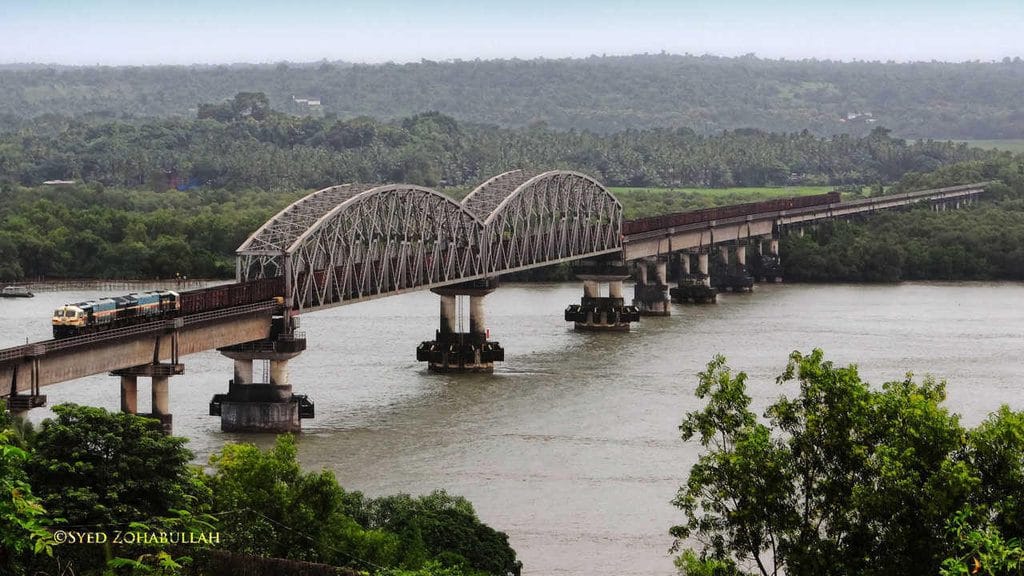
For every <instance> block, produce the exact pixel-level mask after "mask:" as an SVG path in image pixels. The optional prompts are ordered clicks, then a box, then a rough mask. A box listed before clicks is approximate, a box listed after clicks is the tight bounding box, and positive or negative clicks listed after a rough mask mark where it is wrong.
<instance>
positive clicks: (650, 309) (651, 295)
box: [609, 258, 672, 316]
mask: <svg viewBox="0 0 1024 576" xmlns="http://www.w3.org/2000/svg"><path fill="white" fill-rule="evenodd" d="M648 272H649V270H648V262H647V261H644V260H641V261H640V262H639V263H638V264H637V280H636V284H634V285H633V306H634V307H636V309H637V310H638V311H639V312H640V315H641V316H670V315H671V314H672V309H671V307H670V306H669V303H670V300H669V295H668V260H666V259H664V258H659V259H658V260H657V261H656V262H655V263H654V278H653V279H652V278H650V275H649V274H648ZM651 280H653V282H652V281H651ZM609 296H611V294H610V293H609Z"/></svg>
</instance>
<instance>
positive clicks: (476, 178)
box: [0, 92, 1006, 190]
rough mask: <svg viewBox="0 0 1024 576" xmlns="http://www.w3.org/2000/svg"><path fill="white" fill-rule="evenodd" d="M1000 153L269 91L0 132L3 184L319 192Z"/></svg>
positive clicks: (873, 136) (884, 174) (874, 171)
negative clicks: (339, 107)
mask: <svg viewBox="0 0 1024 576" xmlns="http://www.w3.org/2000/svg"><path fill="white" fill-rule="evenodd" d="M1001 154H1006V153H1004V152H998V151H992V150H982V149H977V148H970V147H968V146H967V145H966V144H963V143H955V142H951V141H941V142H940V141H932V140H917V141H907V140H904V139H901V138H895V137H893V136H892V134H891V132H890V131H889V130H887V129H885V128H882V127H875V128H873V129H872V130H871V131H870V132H869V133H868V134H867V135H864V136H860V137H855V136H850V135H836V136H831V137H820V136H815V135H813V134H812V133H810V132H808V131H806V130H804V131H800V132H792V133H769V132H763V131H760V130H756V129H749V128H747V129H737V130H732V131H727V132H721V133H718V134H715V135H701V134H698V133H697V132H694V131H693V130H691V129H687V128H678V129H668V128H651V129H645V130H624V131H620V132H614V133H609V134H598V133H593V132H585V131H572V130H571V131H564V130H555V129H552V128H548V127H545V126H542V125H536V126H531V127H526V128H515V129H508V128H496V127H494V126H487V125H479V124H468V123H463V122H459V121H457V120H456V119H454V118H452V117H450V116H446V115H444V114H440V113H436V112H427V113H420V114H416V115H413V116H409V117H407V118H402V119H399V120H393V121H378V120H374V119H371V118H367V117H360V118H354V119H349V120H335V119H329V118H318V117H310V116H294V115H289V114H285V113H282V112H278V111H275V110H274V109H273V108H272V107H271V105H270V103H269V100H268V98H267V96H266V95H264V94H262V93H251V92H243V93H238V94H236V95H235V96H234V97H233V98H231V99H230V100H228V101H227V102H224V103H221V104H204V105H202V106H200V107H199V109H198V112H197V116H196V118H190V119H185V118H179V119H165V120H147V121H145V122H127V121H123V120H111V121H104V122H95V121H91V120H83V119H73V118H68V117H63V116H54V115H45V116H40V117H37V118H34V119H32V120H29V121H26V123H25V124H24V125H23V126H22V127H21V128H19V129H18V130H14V131H9V132H6V133H2V134H0V183H3V182H7V183H17V184H21V185H23V186H35V185H39V184H40V183H42V182H44V181H48V180H78V181H84V182H90V183H91V182H98V183H101V184H103V185H104V186H121V187H131V188H136V187H146V188H150V189H152V190H163V189H166V188H168V187H174V188H195V187H201V188H211V187H213V188H228V189H232V190H238V189H242V188H261V189H265V190H266V189H272V188H279V189H317V188H322V187H325V186H330V185H333V184H337V183H339V182H406V183H410V184H421V185H425V186H471V185H475V184H477V183H479V182H481V181H483V180H485V179H487V178H490V177H491V176H494V175H496V174H500V173H502V172H506V171H508V170H511V169H517V168H524V169H554V168H571V169H575V170H579V171H582V172H585V173H587V174H591V175H593V176H594V177H596V178H598V179H599V180H600V181H601V182H603V183H604V184H606V185H608V186H631V187H681V186H695V187H705V188H706V187H711V188H724V187H731V186H783V185H817V186H824V185H836V184H875V183H878V182H880V181H881V182H886V183H888V182H892V181H895V180H897V179H898V178H899V177H901V176H902V175H903V174H905V173H907V172H910V171H916V172H927V171H930V170H934V169H936V168H938V167H940V166H942V165H945V164H948V163H951V162H961V161H966V160H978V159H985V158H995V157H999V156H1000V155H1001Z"/></svg>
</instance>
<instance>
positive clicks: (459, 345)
mask: <svg viewBox="0 0 1024 576" xmlns="http://www.w3.org/2000/svg"><path fill="white" fill-rule="evenodd" d="M497 287H498V281H497V279H496V278H493V279H492V278H485V279H483V280H476V281H473V282H466V283H463V284H457V285H454V286H444V287H441V288H433V289H431V292H433V293H435V294H437V295H439V296H440V297H441V321H440V326H439V327H438V329H437V331H436V332H435V333H434V339H433V340H428V341H425V342H422V343H420V345H419V346H418V347H417V348H416V360H417V361H419V362H426V363H427V369H428V370H430V371H431V372H439V373H460V372H494V363H495V362H503V361H504V360H505V350H504V348H502V347H501V344H499V343H498V342H494V341H491V340H490V330H488V329H487V317H486V315H485V310H484V298H485V297H486V296H487V295H488V294H490V293H491V292H494V291H495V290H496V289H497ZM459 297H468V298H469V330H468V331H465V330H464V329H463V322H462V316H461V314H460V312H461V309H460V307H459V301H458V298H459Z"/></svg>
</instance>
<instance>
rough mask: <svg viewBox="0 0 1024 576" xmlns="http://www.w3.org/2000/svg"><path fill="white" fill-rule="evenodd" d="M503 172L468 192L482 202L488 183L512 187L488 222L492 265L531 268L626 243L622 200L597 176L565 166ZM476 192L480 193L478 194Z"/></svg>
mask: <svg viewBox="0 0 1024 576" xmlns="http://www.w3.org/2000/svg"><path fill="white" fill-rule="evenodd" d="M512 175H513V174H512V173H508V174H503V175H501V176H498V177H497V178H494V179H492V180H491V181H489V182H488V183H485V184H484V185H483V186H481V188H479V189H477V190H476V191H474V194H472V195H470V196H467V197H466V200H465V201H463V205H466V204H467V203H474V202H480V201H481V199H480V197H479V196H478V194H479V193H481V192H483V194H480V196H487V195H488V194H487V193H488V192H490V190H487V189H485V188H486V187H488V184H490V183H492V182H493V183H495V184H498V186H500V188H499V189H501V190H502V191H503V192H504V191H505V190H508V189H509V188H511V190H510V191H508V192H507V194H506V195H505V196H504V198H503V199H502V200H501V201H500V202H498V203H497V205H496V206H495V207H494V208H493V210H492V211H491V213H490V214H489V215H488V216H487V219H486V220H485V221H484V243H485V245H486V246H487V248H488V258H487V269H488V270H490V271H494V272H501V271H509V270H516V269H522V268H531V267H534V266H538V265H545V264H554V263H557V262H564V261H567V260H577V259H580V258H585V257H588V256H594V255H597V254H604V253H608V252H611V251H615V250H616V249H620V248H621V247H622V205H621V204H620V203H619V201H618V200H617V199H616V198H615V197H614V196H612V195H611V193H609V192H608V190H606V189H605V188H604V186H602V185H601V184H600V183H598V182H597V181H596V180H594V179H593V178H590V177H589V176H586V175H584V174H580V173H579V172H569V171H564V170H559V171H552V172H545V173H543V174H538V175H536V176H529V175H526V174H522V173H519V174H517V175H515V176H517V179H520V180H522V181H521V182H519V183H517V185H516V186H515V187H514V188H512V187H511V186H509V185H508V184H509V180H512V178H507V179H506V178H503V177H505V176H512ZM474 197H476V198H474Z"/></svg>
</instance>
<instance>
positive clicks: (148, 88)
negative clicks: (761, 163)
mask: <svg viewBox="0 0 1024 576" xmlns="http://www.w3.org/2000/svg"><path fill="white" fill-rule="evenodd" d="M243 91H258V92H264V93H266V94H267V96H268V97H269V99H270V103H271V105H272V106H273V107H274V109H276V110H281V111H284V112H288V113H291V114H297V115H304V114H312V115H318V116H319V115H332V114H333V115H336V116H338V117H339V118H350V117H356V116H372V117H375V118H380V119H391V118H398V117H406V116H410V115H413V114H416V113H419V112H424V111H439V112H442V113H444V114H447V115H450V116H452V117H454V118H457V119H459V120H462V121H469V122H475V123H485V124H497V125H501V126H508V127H517V126H526V125H530V124H537V123H545V124H546V125H547V126H549V127H551V128H556V129H560V130H568V129H576V130H589V131H596V132H614V131H621V130H625V129H633V128H651V127H689V128H692V129H694V130H696V131H697V132H701V133H708V132H718V131H720V130H724V129H735V128H747V127H750V128H758V129H762V130H768V131H774V132H793V131H800V130H804V129H807V130H810V131H811V132H814V133H816V134H825V135H827V134H835V133H844V132H846V133H852V134H866V133H868V132H870V130H871V129H872V128H873V127H875V126H885V127H887V128H890V129H892V130H893V133H894V134H896V135H898V136H901V137H909V138H962V139H1002V138H1024V106H1021V103H1022V102H1024V61H1022V60H1021V59H1019V58H1016V59H1013V60H1010V59H1006V60H1004V61H1003V62H998V63H979V62H967V63H939V62H927V63H925V62H922V63H905V64H904V63H900V64H897V63H879V62H848V63H843V62H831V61H817V60H802V61H784V60H781V61H780V60H765V59H759V58H756V57H752V56H745V57H740V58H720V57H711V56H700V57H697V56H675V55H639V56H625V57H590V58H585V59H563V60H487V61H454V62H429V61H425V62H421V63H417V64H403V65H398V64H381V65H353V64H347V63H328V62H323V63H314V64H277V65H232V66H190V67H184V66H153V67H66V66H44V65H8V66H0V128H2V127H3V125H7V127H8V128H9V127H10V126H11V125H14V124H17V123H18V120H19V119H23V118H27V117H34V116H39V115H42V114H46V113H56V114H61V115H72V116H85V115H95V116H99V117H111V118H125V117H152V116H159V117H164V116H185V117H194V116H195V114H196V110H197V107H198V104H199V103H201V102H217V101H219V100H222V99H226V98H229V97H231V96H233V95H234V94H235V93H237V92H243Z"/></svg>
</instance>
